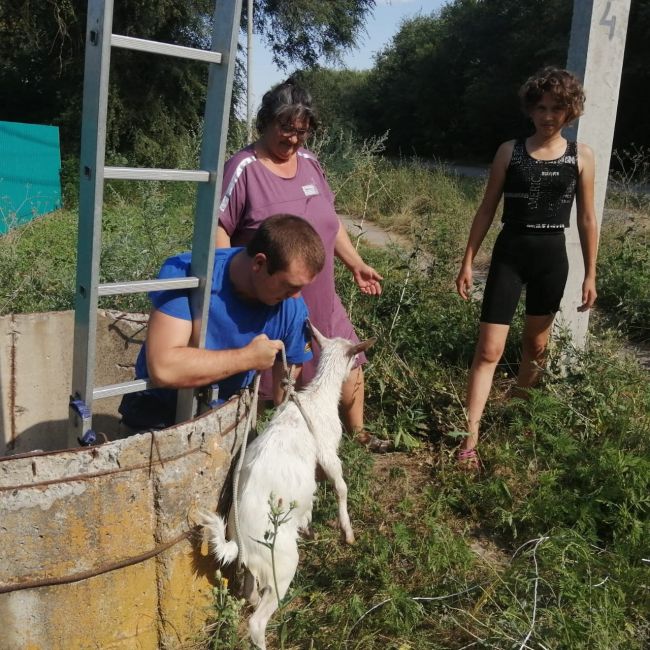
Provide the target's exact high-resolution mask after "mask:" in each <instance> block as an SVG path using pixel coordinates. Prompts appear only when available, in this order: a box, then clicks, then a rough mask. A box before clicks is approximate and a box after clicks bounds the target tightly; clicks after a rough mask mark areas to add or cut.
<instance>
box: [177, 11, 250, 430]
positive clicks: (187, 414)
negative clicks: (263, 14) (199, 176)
mask: <svg viewBox="0 0 650 650" xmlns="http://www.w3.org/2000/svg"><path fill="white" fill-rule="evenodd" d="M241 4H242V0H232V1H228V0H217V2H216V3H215V11H214V17H213V26H214V27H213V33H212V47H211V49H212V50H213V51H218V52H221V65H215V64H213V63H211V64H210V68H209V76H208V89H207V97H206V104H205V114H204V120H203V138H202V144H201V159H200V167H201V169H204V170H208V171H209V172H210V181H209V182H208V183H203V184H201V185H199V187H198V192H197V199H196V209H195V217H194V236H193V240H192V268H191V275H193V276H196V277H198V278H200V284H199V287H198V288H196V289H194V290H192V291H191V293H190V301H191V311H192V315H193V322H192V345H194V346H195V347H205V339H206V332H207V321H208V312H209V307H210V293H211V289H212V271H213V265H214V254H215V245H214V241H215V234H216V230H217V219H218V209H219V204H220V203H221V184H222V180H223V165H224V154H225V150H226V139H227V136H228V121H229V118H230V104H231V100H232V82H233V76H234V71H235V60H236V57H237V41H238V37H239V24H240V20H241ZM195 413H196V399H195V397H194V391H193V390H192V389H183V390H179V391H178V400H177V406H176V421H177V422H184V421H186V420H189V419H190V418H191V417H193V416H194V415H195Z"/></svg>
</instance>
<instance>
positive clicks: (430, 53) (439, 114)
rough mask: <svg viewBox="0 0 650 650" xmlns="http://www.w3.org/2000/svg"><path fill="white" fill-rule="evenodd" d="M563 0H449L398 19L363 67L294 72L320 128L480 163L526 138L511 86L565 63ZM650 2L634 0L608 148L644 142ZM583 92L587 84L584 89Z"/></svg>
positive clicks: (396, 151)
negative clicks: (385, 43)
mask: <svg viewBox="0 0 650 650" xmlns="http://www.w3.org/2000/svg"><path fill="white" fill-rule="evenodd" d="M572 11H573V2H572V1H571V0H455V1H453V2H449V3H448V4H447V5H446V6H444V7H443V8H442V9H441V10H440V11H439V12H434V13H433V14H431V15H428V16H425V15H422V16H418V17H415V18H413V19H410V20H406V21H405V22H403V23H402V25H401V27H400V29H399V31H398V33H397V34H396V36H395V37H394V38H393V40H392V42H391V43H390V44H389V45H388V46H387V47H386V48H385V49H384V50H383V51H381V52H380V53H379V54H378V55H377V56H376V59H375V64H374V66H373V68H372V69H371V70H369V71H363V72H356V71H349V70H332V69H327V68H311V69H309V70H302V71H301V72H300V73H299V74H300V76H301V78H302V79H303V82H304V83H305V85H307V86H308V87H309V88H310V89H311V91H312V94H313V95H314V97H315V101H316V105H317V106H318V107H319V109H320V111H321V113H322V117H323V121H324V122H325V123H326V124H331V125H336V126H344V127H346V128H352V129H354V130H355V131H357V132H358V133H359V134H360V135H362V136H364V137H367V136H378V135H380V134H383V133H385V132H388V138H387V141H386V146H387V150H388V152H389V153H391V154H393V155H404V156H411V155H418V156H422V157H426V158H430V157H442V158H447V159H451V160H456V161H462V160H466V161H487V160H489V159H490V157H491V156H492V154H493V153H494V151H495V150H496V148H497V146H498V145H499V144H500V143H501V142H503V141H504V140H507V139H510V138H513V137H518V136H523V135H528V134H529V133H530V131H529V128H530V125H529V122H528V120H527V118H526V117H525V116H524V115H523V113H522V112H521V110H520V108H519V102H518V98H517V91H518V89H519V87H520V85H521V84H522V83H523V82H524V81H525V80H526V78H527V77H528V76H530V75H531V74H532V73H534V72H535V71H536V70H537V69H538V68H540V67H542V66H545V65H558V66H561V67H564V66H565V65H566V59H567V51H568V46H569V36H570V32H571V18H572ZM648 34H650V0H632V4H631V13H630V18H629V27H628V34H627V44H626V52H625V59H624V64H623V76H622V83H621V91H620V99H619V107H618V113H617V124H616V132H615V139H614V145H615V146H616V147H619V148H624V147H626V146H629V145H630V143H636V144H637V145H643V146H646V147H647V146H650V120H649V119H648V117H647V115H648V113H647V106H648V100H649V99H650V66H649V65H648V64H649V63H650V40H649V39H648V37H647V36H648ZM586 92H587V93H588V92H589V88H588V87H587V88H586Z"/></svg>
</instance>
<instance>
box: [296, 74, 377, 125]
mask: <svg viewBox="0 0 650 650" xmlns="http://www.w3.org/2000/svg"><path fill="white" fill-rule="evenodd" d="M369 74H370V73H369V72H367V71H358V70H332V69H329V68H323V67H320V66H316V67H313V68H307V69H304V70H301V71H299V72H298V73H297V74H296V75H295V76H296V78H297V79H298V80H299V81H300V83H301V84H302V85H303V86H304V87H305V88H307V89H308V90H309V92H310V93H311V96H312V99H313V103H314V106H315V107H316V108H317V110H318V118H319V120H320V122H321V124H322V125H323V126H324V127H325V128H326V129H327V130H329V131H339V130H343V131H348V132H359V131H360V130H361V129H360V126H359V125H360V124H362V123H363V121H364V120H365V111H364V108H363V107H364V105H365V102H364V100H363V98H362V96H363V95H364V93H366V92H367V85H368V79H369Z"/></svg>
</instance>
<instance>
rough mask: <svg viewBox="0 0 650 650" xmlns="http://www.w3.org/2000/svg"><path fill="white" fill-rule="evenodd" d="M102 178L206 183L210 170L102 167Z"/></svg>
mask: <svg viewBox="0 0 650 650" xmlns="http://www.w3.org/2000/svg"><path fill="white" fill-rule="evenodd" d="M104 178H105V179H117V180H126V181H195V182H198V183H207V182H208V181H209V180H210V172H206V171H204V170H202V169H144V168H139V167H104Z"/></svg>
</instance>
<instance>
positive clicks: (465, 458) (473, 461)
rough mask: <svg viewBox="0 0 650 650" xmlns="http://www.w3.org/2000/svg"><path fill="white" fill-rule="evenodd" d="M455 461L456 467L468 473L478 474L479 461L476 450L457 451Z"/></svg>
mask: <svg viewBox="0 0 650 650" xmlns="http://www.w3.org/2000/svg"><path fill="white" fill-rule="evenodd" d="M456 460H457V461H458V467H459V468H460V469H463V470H466V471H468V472H478V471H479V470H480V469H481V459H480V458H479V455H478V452H477V451H476V449H459V450H458V451H457V452H456Z"/></svg>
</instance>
